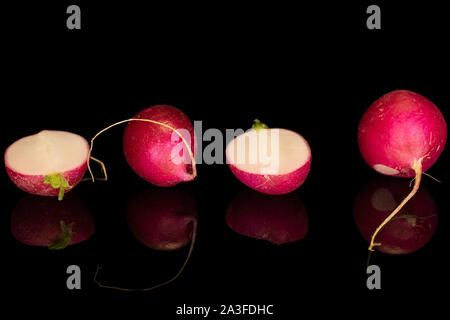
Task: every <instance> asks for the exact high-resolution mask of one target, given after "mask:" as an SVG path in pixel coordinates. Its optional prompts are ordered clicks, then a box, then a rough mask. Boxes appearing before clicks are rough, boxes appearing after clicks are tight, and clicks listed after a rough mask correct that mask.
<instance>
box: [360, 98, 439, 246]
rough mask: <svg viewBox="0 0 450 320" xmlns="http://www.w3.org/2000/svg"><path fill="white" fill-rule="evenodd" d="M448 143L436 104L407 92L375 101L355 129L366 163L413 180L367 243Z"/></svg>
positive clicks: (404, 201) (416, 187)
mask: <svg viewBox="0 0 450 320" xmlns="http://www.w3.org/2000/svg"><path fill="white" fill-rule="evenodd" d="M446 140H447V124H446V122H445V119H444V117H443V115H442V113H441V112H440V110H439V109H438V107H437V106H436V105H434V104H433V103H432V102H431V101H430V100H428V99H427V98H425V97H423V96H421V95H419V94H417V93H414V92H411V91H407V90H396V91H392V92H390V93H387V94H385V95H384V96H382V97H381V98H379V99H378V100H376V101H375V102H374V103H373V104H372V105H371V106H370V107H369V109H367V111H366V112H365V113H364V115H363V117H362V119H361V121H360V123H359V128H358V145H359V149H360V151H361V154H362V156H363V158H364V160H365V161H366V162H367V164H368V165H369V166H370V167H371V168H373V169H374V170H376V171H377V172H379V173H381V174H384V175H390V176H396V177H409V178H410V177H415V184H414V187H413V189H412V191H411V192H410V193H409V194H408V195H407V196H406V198H405V199H404V200H403V201H402V202H401V203H400V204H399V205H398V207H397V208H395V209H394V211H393V212H392V213H391V214H390V215H389V216H388V217H387V218H386V219H385V220H384V221H383V222H382V223H381V224H380V225H379V226H378V228H377V229H376V230H375V232H374V234H373V236H372V240H371V242H370V246H369V250H372V248H373V246H376V245H380V243H375V242H374V241H375V237H376V235H377V234H378V232H380V230H381V229H382V228H383V226H384V225H385V224H386V223H387V222H388V221H389V220H390V219H392V218H393V217H394V216H395V215H396V214H397V213H398V212H399V211H400V209H401V208H402V206H404V205H405V203H407V202H408V201H409V200H410V199H411V198H412V197H413V196H414V194H415V193H416V192H417V190H418V189H419V185H420V181H421V176H422V172H425V171H426V170H428V169H429V168H430V167H431V166H432V165H433V164H434V163H435V162H436V160H437V159H438V158H439V155H440V154H441V153H442V151H443V149H444V146H445V143H446Z"/></svg>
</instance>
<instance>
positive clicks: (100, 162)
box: [80, 157, 108, 182]
mask: <svg viewBox="0 0 450 320" xmlns="http://www.w3.org/2000/svg"><path fill="white" fill-rule="evenodd" d="M90 158H91V160H94V161H95V162H97V163H99V164H100V165H101V166H102V171H103V178H97V180H98V181H108V174H107V173H106V167H105V164H104V163H103V162H102V161H100V160H98V159H96V158H94V157H90ZM91 175H92V172H91ZM91 177H92V176H91ZM88 180H92V178H83V179H82V180H81V181H80V182H83V181H88Z"/></svg>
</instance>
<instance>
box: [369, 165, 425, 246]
mask: <svg viewBox="0 0 450 320" xmlns="http://www.w3.org/2000/svg"><path fill="white" fill-rule="evenodd" d="M412 168H413V169H414V171H415V173H416V176H415V177H414V187H413V189H412V190H411V192H410V193H409V194H408V195H407V196H406V198H405V199H403V201H402V202H401V203H400V204H399V205H398V207H397V208H395V210H394V211H392V213H391V214H390V215H389V216H388V217H387V218H386V219H384V221H383V222H382V223H381V224H380V225H379V226H378V227H377V229H376V230H375V232H374V233H373V235H372V239H371V240H370V245H369V250H370V251H374V250H373V247H375V246H380V245H381V243H379V242H375V237H376V236H377V234H378V233H379V232H380V231H381V229H383V227H384V226H385V225H386V224H387V223H388V222H389V221H391V220H392V218H393V217H394V216H395V215H396V214H397V213H398V212H399V211H400V210H401V209H402V208H403V207H404V206H405V204H406V203H407V202H408V201H409V200H411V198H412V197H413V196H414V195H415V194H416V193H417V190H419V186H420V180H421V179H422V158H421V159H419V160H418V161H415V162H414V165H413V166H412Z"/></svg>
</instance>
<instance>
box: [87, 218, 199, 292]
mask: <svg viewBox="0 0 450 320" xmlns="http://www.w3.org/2000/svg"><path fill="white" fill-rule="evenodd" d="M196 235H197V221H194V222H193V228H192V239H191V245H190V247H189V252H188V254H187V256H186V260H185V261H184V263H183V265H182V266H181V268H180V270H179V271H178V272H177V273H176V274H175V275H174V276H173V277H172V278H170V279H169V280H167V281H164V282H162V283H159V284H157V285H154V286H151V287H148V288H122V287H116V286H110V285H105V284H103V283H101V282H100V281H99V280H98V279H97V276H98V273H99V271H100V269H101V266H100V265H97V270H96V271H95V275H94V282H95V283H96V284H97V285H98V286H99V287H100V288H107V289H113V290H120V291H129V292H131V291H151V290H155V289H157V288H160V287H163V286H166V285H168V284H170V283H172V282H173V281H175V280H176V279H178V277H179V276H180V275H181V274H182V273H183V271H184V269H185V268H186V265H187V263H188V261H189V259H190V258H191V255H192V251H193V250H194V244H195V238H196Z"/></svg>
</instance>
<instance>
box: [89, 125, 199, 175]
mask: <svg viewBox="0 0 450 320" xmlns="http://www.w3.org/2000/svg"><path fill="white" fill-rule="evenodd" d="M130 121H142V122H150V123H154V124H158V125H161V126H163V127H166V128H168V129H170V130H172V131H173V132H175V133H176V134H177V135H178V136H179V137H180V138H181V140H182V141H183V143H184V144H185V146H186V149H187V151H188V152H189V157H190V159H191V164H192V176H193V177H194V178H195V177H196V176H197V168H196V166H195V157H194V153H193V151H192V150H191V146H190V145H189V144H188V143H187V141H186V139H185V138H184V137H183V135H182V134H181V133H180V132H179V131H178V130H177V129H175V128H173V127H171V126H169V125H167V124H165V123H162V122H159V121H155V120H150V119H136V118H131V119H127V120H122V121H119V122H116V123H113V124H112V125H110V126H108V127H106V128H104V129H102V130H100V131H99V132H97V133H96V134H95V135H94V137H93V138H92V139H91V148H90V149H89V159H88V161H87V167H88V170H89V174H90V175H91V179H92V182H95V178H94V175H93V174H92V170H91V167H90V165H89V163H90V160H94V161H96V162H98V163H100V164H101V166H102V169H103V172H104V173H105V178H106V179H107V176H106V168H105V165H104V164H103V162H101V161H100V160H98V159H95V158H94V157H92V156H91V153H92V149H93V147H94V140H95V139H96V138H97V137H98V136H99V135H100V134H102V133H103V132H105V131H107V130H109V129H111V128H112V127H115V126H117V125H119V124H122V123H127V122H130Z"/></svg>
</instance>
